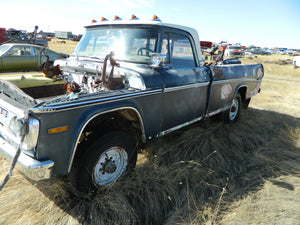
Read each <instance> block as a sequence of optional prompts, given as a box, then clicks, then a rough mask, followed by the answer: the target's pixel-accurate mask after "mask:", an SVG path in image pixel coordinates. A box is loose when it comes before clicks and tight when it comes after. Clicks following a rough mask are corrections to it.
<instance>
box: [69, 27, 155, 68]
mask: <svg viewBox="0 0 300 225" xmlns="http://www.w3.org/2000/svg"><path fill="white" fill-rule="evenodd" d="M156 44H157V30H154V29H150V28H141V27H137V28H125V27H117V28H112V27H100V28H99V27H98V28H96V29H89V30H87V31H86V32H85V34H84V35H83V37H82V38H81V40H80V42H79V43H78V45H77V47H76V49H75V51H74V55H76V56H79V57H80V56H82V57H97V58H100V59H104V57H105V56H106V55H107V54H109V53H110V52H112V51H113V52H114V54H115V56H114V58H115V59H116V60H120V61H129V62H138V63H150V62H151V53H152V52H154V51H155V49H156Z"/></svg>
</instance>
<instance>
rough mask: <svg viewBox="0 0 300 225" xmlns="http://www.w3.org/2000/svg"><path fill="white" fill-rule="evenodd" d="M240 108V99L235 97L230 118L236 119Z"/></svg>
mask: <svg viewBox="0 0 300 225" xmlns="http://www.w3.org/2000/svg"><path fill="white" fill-rule="evenodd" d="M238 109H239V100H238V99H237V98H234V99H233V100H232V104H231V107H230V111H229V119H230V120H234V119H235V118H236V116H237V114H238Z"/></svg>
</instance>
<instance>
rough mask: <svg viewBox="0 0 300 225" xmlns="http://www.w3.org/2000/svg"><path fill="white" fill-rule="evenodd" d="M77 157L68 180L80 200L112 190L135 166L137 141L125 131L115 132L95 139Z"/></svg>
mask: <svg viewBox="0 0 300 225" xmlns="http://www.w3.org/2000/svg"><path fill="white" fill-rule="evenodd" d="M85 146H86V148H85V149H81V152H80V153H79V154H78V155H77V157H76V159H75V161H74V163H73V166H72V170H71V173H70V174H69V178H70V181H71V185H72V190H73V192H75V193H74V194H75V195H77V196H82V195H84V194H87V193H93V192H96V191H97V189H99V188H100V187H105V186H111V185H113V184H114V183H115V182H116V181H117V180H119V179H120V178H121V177H123V176H124V175H126V174H128V173H129V172H130V171H131V170H132V169H133V168H134V167H135V164H136V160H137V151H136V149H135V147H136V143H135V141H134V139H133V138H132V137H131V136H130V135H128V134H127V133H125V132H123V131H113V132H110V133H108V134H104V135H103V136H101V137H100V138H98V139H95V140H94V141H93V142H92V143H91V144H87V145H85Z"/></svg>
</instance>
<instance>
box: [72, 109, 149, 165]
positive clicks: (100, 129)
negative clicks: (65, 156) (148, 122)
mask: <svg viewBox="0 0 300 225" xmlns="http://www.w3.org/2000/svg"><path fill="white" fill-rule="evenodd" d="M116 130H119V131H125V132H126V133H128V134H129V135H131V136H132V137H133V139H134V140H135V142H136V143H137V148H136V149H137V150H138V149H141V148H142V145H143V144H144V140H145V138H144V127H143V123H142V121H141V118H140V116H139V114H138V112H137V111H135V110H133V109H131V108H126V109H118V110H116V111H111V112H107V113H103V114H99V115H98V116H96V117H94V118H93V119H92V120H90V121H89V122H88V123H87V124H86V125H85V127H84V129H83V131H82V132H81V134H80V137H79V139H78V143H77V145H76V148H75V149H74V152H73V156H72V159H71V164H70V167H69V171H70V170H71V167H72V165H73V162H74V160H75V159H76V158H77V157H80V156H81V154H82V153H83V152H84V151H85V150H86V149H87V147H88V146H89V145H90V144H92V143H93V142H94V141H95V140H96V139H97V138H99V137H100V136H102V135H104V134H106V133H107V132H112V131H116Z"/></svg>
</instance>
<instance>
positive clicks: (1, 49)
mask: <svg viewBox="0 0 300 225" xmlns="http://www.w3.org/2000/svg"><path fill="white" fill-rule="evenodd" d="M9 48H10V45H0V55H2V54H3V53H4V52H6V50H7V49H9Z"/></svg>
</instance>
